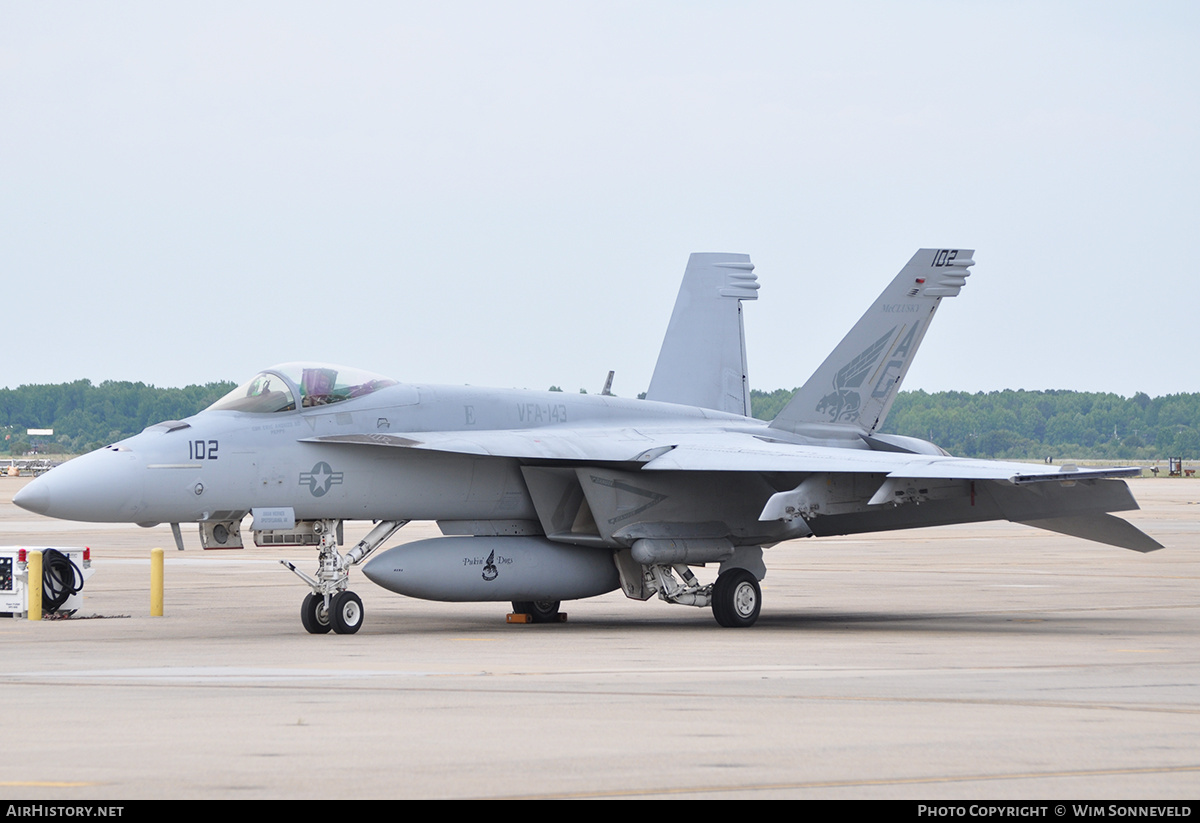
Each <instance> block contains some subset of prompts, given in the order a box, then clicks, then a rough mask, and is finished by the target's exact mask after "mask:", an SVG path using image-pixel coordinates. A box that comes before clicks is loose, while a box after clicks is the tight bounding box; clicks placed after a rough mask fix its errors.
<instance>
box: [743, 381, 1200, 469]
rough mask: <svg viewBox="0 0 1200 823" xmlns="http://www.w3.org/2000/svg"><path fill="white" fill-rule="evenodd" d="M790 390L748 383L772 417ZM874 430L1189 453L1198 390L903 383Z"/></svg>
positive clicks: (1004, 450) (974, 453)
mask: <svg viewBox="0 0 1200 823" xmlns="http://www.w3.org/2000/svg"><path fill="white" fill-rule="evenodd" d="M795 391H796V390H795V389H793V390H792V391H787V390H786V389H778V390H776V391H774V392H757V391H751V393H750V402H751V407H752V408H753V413H754V416H755V417H758V418H761V419H763V420H771V419H773V418H774V417H775V415H776V414H778V413H779V411H780V410H781V409H782V408H783V407H784V406H785V405H786V404H787V401H788V400H790V399H791V397H792V395H793V394H794V393H795ZM881 430H882V431H883V432H886V433H889V434H903V435H908V436H910V437H919V438H921V439H922V440H928V441H930V442H933V443H936V444H937V445H939V446H941V447H942V448H943V449H945V450H946V451H948V452H950V453H951V454H953V455H957V456H960V457H987V458H1007V459H1036V458H1045V457H1054V458H1060V457H1079V458H1096V459H1111V460H1166V459H1167V458H1169V457H1182V458H1184V459H1187V460H1195V459H1197V458H1200V394H1169V395H1165V396H1163V397H1154V398H1151V397H1149V396H1148V395H1146V394H1145V393H1144V392H1138V393H1137V394H1135V395H1134V396H1133V397H1129V398H1125V397H1121V396H1120V395H1117V394H1108V393H1103V392H1077V391H1065V390H1051V391H1025V390H1020V389H1019V390H1012V389H1005V390H1004V391H992V392H976V393H975V394H971V393H968V392H935V393H932V394H930V393H927V392H924V391H908V392H900V394H899V395H898V396H897V397H896V402H895V403H894V404H893V405H892V409H891V411H890V412H889V413H888V416H887V419H886V420H885V421H884V426H883V427H882V429H881Z"/></svg>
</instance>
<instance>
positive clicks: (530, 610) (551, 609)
mask: <svg viewBox="0 0 1200 823" xmlns="http://www.w3.org/2000/svg"><path fill="white" fill-rule="evenodd" d="M560 605H562V601H560V600H514V601H513V604H512V608H513V613H514V614H527V615H529V618H530V619H531V620H532V621H533V622H534V623H557V622H558V607H559V606H560Z"/></svg>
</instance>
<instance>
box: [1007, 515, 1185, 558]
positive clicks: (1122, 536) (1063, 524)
mask: <svg viewBox="0 0 1200 823" xmlns="http://www.w3.org/2000/svg"><path fill="white" fill-rule="evenodd" d="M1018 522H1021V523H1023V524H1024V525H1026V526H1033V527H1035V528H1038V529H1045V530H1047V531H1052V532H1058V533H1059V534H1069V535H1071V536H1072V537H1082V538H1083V539H1084V540H1094V541H1096V542H1097V543H1107V544H1108V545H1110V546H1118V547H1120V548H1122V549H1133V550H1134V551H1135V552H1152V551H1157V550H1158V549H1161V548H1162V547H1163V545H1162V544H1161V543H1159V542H1158V541H1157V540H1155V539H1154V538H1153V537H1151V536H1150V535H1148V534H1146V533H1145V532H1144V531H1142V530H1141V529H1139V528H1138V527H1137V526H1135V525H1133V524H1132V523H1130V522H1129V521H1127V520H1122V519H1121V518H1119V517H1113V516H1112V515H1111V514H1085V515H1079V516H1077V517H1047V518H1043V519H1041V520H1021V521H1018Z"/></svg>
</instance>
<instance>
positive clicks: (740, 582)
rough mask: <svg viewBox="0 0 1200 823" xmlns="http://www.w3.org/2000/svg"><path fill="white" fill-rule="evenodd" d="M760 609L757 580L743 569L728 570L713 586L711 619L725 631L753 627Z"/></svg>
mask: <svg viewBox="0 0 1200 823" xmlns="http://www.w3.org/2000/svg"><path fill="white" fill-rule="evenodd" d="M761 608H762V590H761V589H760V588H759V587H758V580H757V579H756V578H755V577H754V575H753V574H751V573H750V572H748V571H746V570H745V569H730V570H729V571H727V572H725V573H724V574H722V575H721V576H719V577H718V578H717V582H716V583H715V584H714V585H713V592H712V610H713V617H715V618H716V619H717V622H718V623H720V624H721V625H722V626H724V627H725V628H727V629H740V628H746V627H749V626H753V625H754V622H755V621H756V620H758V612H759V609H761Z"/></svg>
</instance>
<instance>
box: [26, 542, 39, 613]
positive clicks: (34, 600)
mask: <svg viewBox="0 0 1200 823" xmlns="http://www.w3.org/2000/svg"><path fill="white" fill-rule="evenodd" d="M25 568H26V570H27V571H28V572H29V575H28V577H26V578H25V579H26V580H28V581H29V585H28V586H26V588H27V589H28V590H29V611H28V612H26V615H27V616H28V617H29V619H30V620H41V619H42V553H41V552H30V553H29V554H28V555H27V563H26V566H25Z"/></svg>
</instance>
